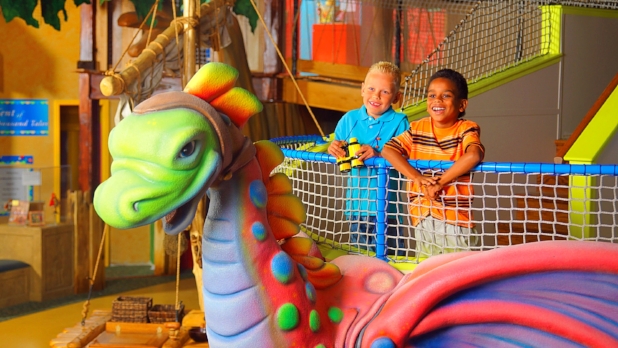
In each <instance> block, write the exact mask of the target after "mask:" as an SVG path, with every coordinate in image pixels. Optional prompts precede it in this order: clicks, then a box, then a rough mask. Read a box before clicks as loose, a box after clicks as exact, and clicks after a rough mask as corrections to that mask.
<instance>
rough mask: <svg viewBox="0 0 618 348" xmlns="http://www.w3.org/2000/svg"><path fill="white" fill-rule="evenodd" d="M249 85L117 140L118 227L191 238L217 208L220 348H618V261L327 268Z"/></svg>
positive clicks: (209, 80)
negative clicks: (150, 227)
mask: <svg viewBox="0 0 618 348" xmlns="http://www.w3.org/2000/svg"><path fill="white" fill-rule="evenodd" d="M237 77H238V73H237V71H236V70H235V69H234V68H232V67H230V66H228V65H225V64H223V63H209V64H207V65H205V66H204V67H202V69H200V70H199V71H198V73H197V74H196V75H195V76H194V77H193V78H192V79H191V81H190V82H189V83H188V84H187V86H186V88H185V90H184V91H182V92H181V91H174V92H167V93H162V94H159V95H155V96H153V97H151V98H150V99H148V100H146V101H144V102H143V103H141V104H139V105H138V106H137V107H136V108H135V110H134V112H133V114H132V115H130V116H129V117H127V118H125V119H123V120H122V121H121V122H120V123H119V124H118V125H117V126H116V127H115V128H114V129H113V131H112V132H111V134H110V137H109V149H110V152H111V154H112V156H113V158H114V161H113V164H112V168H111V171H112V176H111V178H110V179H109V180H107V181H105V182H104V183H102V184H101V185H100V186H99V187H98V189H97V190H96V192H95V196H94V205H95V208H96V211H97V212H98V214H99V215H100V216H101V217H102V219H103V220H104V221H105V222H107V223H108V224H110V225H112V226H114V227H117V228H130V227H135V226H139V225H144V224H150V223H152V222H154V221H157V220H158V219H162V220H163V226H164V229H165V231H166V232H167V233H169V234H177V233H180V232H181V231H183V230H184V229H185V228H186V227H187V226H188V225H189V224H190V223H191V220H192V219H193V217H194V215H195V211H196V207H197V204H198V202H199V201H200V200H201V199H202V198H203V195H204V194H206V195H208V197H209V202H210V203H209V207H208V215H207V217H206V219H205V222H204V232H203V240H202V264H203V296H204V312H205V316H206V323H207V328H206V329H207V334H208V339H209V344H210V346H212V347H225V348H230V347H316V348H318V347H371V348H387V347H412V346H413V347H473V346H474V347H618V247H617V246H615V245H613V244H610V243H601V242H598V243H595V242H578V241H555V242H551V241H549V242H538V243H531V244H523V245H518V246H511V247H506V248H501V249H496V250H492V251H484V252H460V253H453V254H447V255H441V256H435V257H432V258H430V259H428V260H426V261H424V262H423V263H421V264H420V265H419V266H418V267H417V268H416V269H415V270H414V271H413V272H411V273H407V274H405V275H404V274H402V273H401V272H399V271H398V270H397V269H395V268H393V267H392V266H390V265H389V264H388V263H386V262H384V261H381V260H379V259H376V258H371V257H368V256H358V255H347V256H341V257H338V258H335V259H334V260H332V261H330V262H327V261H325V259H324V258H323V257H322V255H321V254H320V253H319V251H316V250H317V248H316V247H315V244H314V243H313V241H312V240H311V239H309V238H303V237H299V236H298V235H297V233H298V232H299V224H300V223H302V222H303V221H304V219H305V212H304V208H303V204H302V202H301V201H300V200H299V199H298V198H297V197H296V196H295V195H294V194H293V192H292V186H291V183H290V181H289V179H288V178H287V176H285V175H284V174H282V173H278V174H273V175H271V172H272V170H273V169H274V168H275V167H276V166H277V165H278V164H279V163H281V161H282V160H283V154H282V153H281V151H280V150H279V148H278V147H277V146H276V145H275V144H273V143H271V142H269V141H261V142H257V143H252V142H251V141H250V140H249V139H247V138H246V137H245V136H243V135H242V132H241V130H240V129H241V127H242V126H243V124H244V123H245V122H246V121H247V119H248V118H249V117H251V116H252V115H253V114H255V113H257V112H259V111H260V110H261V103H260V102H259V101H258V100H257V98H256V97H255V96H253V95H252V94H250V93H249V92H247V91H246V90H244V89H242V88H239V87H234V83H235V81H236V79H237Z"/></svg>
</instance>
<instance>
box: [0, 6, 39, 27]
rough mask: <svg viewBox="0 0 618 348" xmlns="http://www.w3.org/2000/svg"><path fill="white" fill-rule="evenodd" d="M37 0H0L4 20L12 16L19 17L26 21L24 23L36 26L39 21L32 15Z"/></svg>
mask: <svg viewBox="0 0 618 348" xmlns="http://www.w3.org/2000/svg"><path fill="white" fill-rule="evenodd" d="M37 2H38V0H21V1H15V0H0V8H2V15H3V16H4V20H5V21H6V22H7V23H8V22H10V21H12V20H13V18H15V17H19V18H21V19H23V20H24V21H26V24H28V25H31V26H33V27H35V28H38V27H39V21H37V20H36V19H34V17H32V13H33V12H34V8H35V7H36V4H37Z"/></svg>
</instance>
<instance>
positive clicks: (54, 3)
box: [41, 0, 68, 31]
mask: <svg viewBox="0 0 618 348" xmlns="http://www.w3.org/2000/svg"><path fill="white" fill-rule="evenodd" d="M65 1H66V0H42V1H41V13H42V15H43V20H44V21H45V23H47V24H49V25H51V26H52V27H54V29H56V30H58V31H60V17H58V12H60V11H62V14H63V15H64V21H65V22H66V21H67V19H68V17H67V11H66V10H65V9H64V3H65Z"/></svg>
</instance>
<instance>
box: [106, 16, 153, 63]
mask: <svg viewBox="0 0 618 348" xmlns="http://www.w3.org/2000/svg"><path fill="white" fill-rule="evenodd" d="M153 9H154V7H151V8H150V11H148V14H147V15H146V17H144V20H143V21H142V23H141V24H140V25H139V28H138V29H141V28H142V27H143V26H144V24H145V23H146V20H147V19H148V16H150V14H151V13H152V10H153ZM137 34H139V30H136V31H135V35H133V38H132V39H131V42H129V44H128V45H127V48H125V50H124V52H122V54H121V55H120V58H118V61H116V64H115V65H114V68H112V72H114V71H116V68H117V67H118V64H120V61H121V60H122V58H124V56H125V54H127V52H128V51H129V48H131V45H133V41H135V38H136V37H137Z"/></svg>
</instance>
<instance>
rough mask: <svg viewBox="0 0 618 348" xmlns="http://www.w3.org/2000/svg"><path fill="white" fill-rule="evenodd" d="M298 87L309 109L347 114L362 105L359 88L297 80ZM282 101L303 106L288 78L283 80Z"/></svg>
mask: <svg viewBox="0 0 618 348" xmlns="http://www.w3.org/2000/svg"><path fill="white" fill-rule="evenodd" d="M296 82H297V83H298V87H299V88H300V90H301V92H302V93H303V95H304V96H305V99H306V100H307V103H308V104H309V106H311V107H317V108H323V109H329V110H338V111H342V112H347V111H350V110H352V109H358V108H359V107H361V105H362V104H363V98H362V97H361V90H360V86H358V87H357V86H348V85H342V84H334V83H328V82H321V81H310V80H297V81H296ZM283 101H285V102H288V103H294V104H303V101H302V98H301V97H300V96H299V95H298V92H297V91H296V87H294V84H293V83H292V81H291V80H290V79H289V78H284V79H283Z"/></svg>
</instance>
